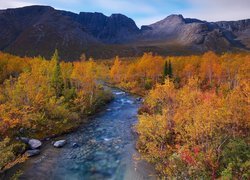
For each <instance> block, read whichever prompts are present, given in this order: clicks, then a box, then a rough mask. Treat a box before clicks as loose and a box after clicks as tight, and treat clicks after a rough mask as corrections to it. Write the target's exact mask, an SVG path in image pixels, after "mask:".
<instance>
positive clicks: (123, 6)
mask: <svg viewBox="0 0 250 180" xmlns="http://www.w3.org/2000/svg"><path fill="white" fill-rule="evenodd" d="M95 4H96V6H99V7H101V8H103V9H106V10H109V11H113V12H119V13H136V14H138V13H151V14H155V13H157V9H155V8H154V6H152V5H151V4H148V3H147V2H145V1H142V0H137V1H131V0H105V1H104V0H95Z"/></svg>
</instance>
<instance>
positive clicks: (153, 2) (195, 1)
mask: <svg viewBox="0 0 250 180" xmlns="http://www.w3.org/2000/svg"><path fill="white" fill-rule="evenodd" d="M29 5H49V6H52V7H54V8H56V9H60V10H67V11H71V12H75V13H79V12H102V13H103V14H105V15H107V16H110V15H111V14H113V13H121V14H124V15H126V16H128V17H130V18H132V19H133V20H135V22H136V24H137V25H138V26H139V27H140V26H141V25H149V24H152V23H154V22H157V21H159V20H161V19H164V18H165V17H167V16H168V15H170V14H182V15H183V16H184V17H186V18H197V19H201V20H206V21H221V20H240V19H249V18H250V0H0V9H6V8H16V7H23V6H29Z"/></svg>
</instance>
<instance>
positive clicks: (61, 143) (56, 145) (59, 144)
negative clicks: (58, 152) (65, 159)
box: [53, 140, 66, 148]
mask: <svg viewBox="0 0 250 180" xmlns="http://www.w3.org/2000/svg"><path fill="white" fill-rule="evenodd" d="M65 144H66V140H59V141H56V142H55V143H54V144H53V145H54V147H56V148H61V147H63V146H64V145H65Z"/></svg>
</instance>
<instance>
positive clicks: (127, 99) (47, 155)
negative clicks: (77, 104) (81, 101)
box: [20, 90, 155, 180]
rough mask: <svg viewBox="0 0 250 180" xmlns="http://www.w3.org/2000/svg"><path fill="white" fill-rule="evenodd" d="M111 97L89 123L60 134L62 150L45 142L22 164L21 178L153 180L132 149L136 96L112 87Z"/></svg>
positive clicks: (148, 166)
mask: <svg viewBox="0 0 250 180" xmlns="http://www.w3.org/2000/svg"><path fill="white" fill-rule="evenodd" d="M113 94H114V96H115V98H114V100H113V101H112V102H111V103H110V104H109V105H108V106H107V108H106V110H105V111H103V112H101V113H99V114H98V115H97V116H95V117H93V118H92V120H91V121H90V123H89V124H88V125H85V126H83V127H82V128H80V129H79V130H78V131H77V132H74V133H72V134H69V135H66V136H65V137H62V138H63V139H66V140H67V144H66V145H65V146H64V147H63V148H61V149H55V148H53V147H52V146H51V145H50V144H48V145H46V147H45V148H44V150H43V153H42V155H40V156H38V157H35V158H31V159H30V160H29V161H27V162H26V163H24V164H23V165H21V167H20V169H22V170H23V171H24V174H23V175H22V176H21V178H20V179H25V180H26V179H39V180H42V179H46V180H48V179H62V180H71V179H72V180H74V179H76V180H80V179H81V180H82V179H83V180H84V179H98V180H99V179H129V180H133V179H155V176H153V175H154V174H155V173H154V171H153V170H152V167H151V166H150V165H149V164H147V163H146V162H144V161H137V160H135V158H134V157H135V156H139V155H138V154H137V152H136V150H135V147H134V146H135V136H134V135H133V130H132V128H133V125H134V124H135V123H136V121H137V118H136V114H137V109H138V107H139V103H138V102H136V100H135V98H134V97H132V96H130V95H128V94H126V93H124V92H121V91H118V90H113Z"/></svg>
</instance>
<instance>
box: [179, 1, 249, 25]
mask: <svg viewBox="0 0 250 180" xmlns="http://www.w3.org/2000/svg"><path fill="white" fill-rule="evenodd" d="M187 1H188V2H189V3H190V5H191V7H192V8H191V9H188V10H185V11H183V14H184V15H185V16H186V17H195V18H199V19H203V20H207V21H220V20H240V19H247V18H250V0H202V1H201V0H187Z"/></svg>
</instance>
